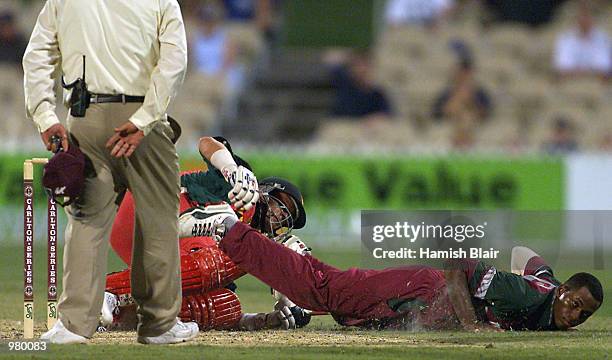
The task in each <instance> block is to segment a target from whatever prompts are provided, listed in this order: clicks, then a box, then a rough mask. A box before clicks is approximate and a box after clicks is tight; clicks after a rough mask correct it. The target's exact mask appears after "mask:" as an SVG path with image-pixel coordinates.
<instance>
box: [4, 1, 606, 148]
mask: <svg viewBox="0 0 612 360" xmlns="http://www.w3.org/2000/svg"><path fill="white" fill-rule="evenodd" d="M286 1H287V0H285V1H283V0H217V1H214V0H209V1H207V0H184V1H180V3H181V6H182V9H183V15H184V17H185V23H186V29H187V35H188V45H189V56H190V59H189V64H190V71H189V73H188V75H187V79H186V82H185V85H184V86H183V88H182V90H181V93H180V94H179V96H178V97H177V99H176V101H175V103H174V105H173V106H172V108H171V109H170V112H171V113H172V114H173V115H174V116H175V117H176V118H177V119H179V121H180V122H181V124H182V125H183V127H184V131H183V134H186V135H185V136H184V137H185V139H184V140H182V142H183V144H185V146H189V147H191V144H192V141H195V139H197V138H198V137H199V136H201V135H204V134H218V133H224V132H227V131H230V134H229V135H230V136H231V135H232V134H231V130H228V126H227V125H228V124H232V125H233V127H231V129H234V131H236V129H241V128H244V129H249V134H248V135H249V136H244V134H237V135H236V136H237V137H239V136H240V135H243V136H242V138H244V139H245V140H249V141H251V142H253V143H254V144H255V145H261V143H265V144H268V143H269V139H267V138H265V137H261V138H260V137H258V134H257V131H256V129H257V128H256V127H252V126H251V125H252V124H250V122H252V121H253V120H252V119H250V118H248V119H247V118H245V117H243V114H242V112H241V103H243V102H244V99H246V98H252V97H254V96H256V95H257V86H256V83H257V82H258V81H259V82H261V79H260V78H261V77H262V76H263V75H262V74H272V75H274V73H275V72H277V73H279V72H280V70H278V71H277V69H275V60H276V59H278V58H280V57H283V56H285V54H286V53H287V52H289V51H292V50H291V49H286V48H285V47H284V46H283V27H284V26H285V25H286V24H285V23H284V21H285V19H284V16H283V15H284V14H283V12H284V8H285V7H284V5H285V2H286ZM337 1H340V0H337ZM5 2H6V5H0V40H1V41H0V107H1V109H2V113H3V114H4V119H3V121H2V125H1V126H2V136H3V141H2V146H3V148H4V149H5V150H14V151H18V150H21V149H23V147H24V146H25V147H28V146H31V148H27V149H24V150H32V149H36V148H37V147H38V146H39V144H38V142H39V140H38V138H37V135H36V133H35V130H34V127H33V126H32V125H31V124H30V123H29V122H28V121H27V120H26V119H25V115H24V111H23V90H22V89H21V86H19V85H18V84H20V83H21V76H22V73H21V65H20V63H21V56H22V54H23V51H24V49H25V46H26V45H27V36H28V35H29V31H30V30H31V26H32V24H33V22H34V19H35V16H36V14H37V11H38V10H39V9H40V7H41V6H42V2H41V1H27V2H22V1H18V0H14V1H11V0H5ZM8 5H10V6H8ZM373 6H374V7H376V8H378V9H379V11H375V12H374V13H376V14H378V16H379V19H377V20H378V21H376V24H377V27H376V36H375V40H374V42H373V43H372V45H371V46H370V47H369V48H365V49H364V48H359V49H348V48H336V47H333V48H325V49H312V50H309V51H311V52H312V53H315V54H316V58H317V59H318V60H317V64H318V65H317V68H316V69H315V70H316V71H317V72H320V73H321V74H322V76H324V78H325V79H326V80H325V81H326V84H327V86H328V90H330V91H327V92H325V91H322V92H321V93H322V94H324V100H325V101H323V103H324V105H325V106H326V108H327V109H326V113H325V114H323V116H318V119H317V120H316V121H315V122H314V123H315V124H316V128H315V129H314V130H313V131H311V132H308V133H304V134H297V135H295V134H294V136H289V137H290V138H291V139H298V140H297V141H298V142H299V143H300V144H302V145H304V144H306V145H309V146H313V147H317V148H321V147H325V146H349V147H353V146H354V145H356V144H357V145H364V144H365V146H370V147H373V148H376V147H381V148H392V149H398V150H409V151H423V152H440V151H443V152H445V151H476V152H490V151H494V152H504V153H508V152H509V153H524V152H544V153H549V154H566V153H572V152H576V151H606V152H608V151H612V86H611V83H610V77H611V75H612V40H611V35H612V21H610V19H612V4H611V3H610V2H609V1H606V0H599V1H598V0H591V1H581V0H566V1H562V0H537V1H534V0H386V1H383V0H380V1H373ZM313 16H314V15H313ZM316 16H323V14H317V15H316ZM293 59H294V60H292V61H294V62H299V61H300V59H299V57H298V58H297V59H296V58H295V57H294V58H293ZM298 65H299V64H298ZM277 75H278V74H277ZM282 76H285V77H292V76H296V77H297V76H300V74H298V73H295V72H294V73H291V72H289V73H287V74H282ZM258 78H259V79H258ZM58 96H61V93H60V90H59V89H58ZM64 111H65V110H64ZM262 114H265V111H263V112H262ZM263 117H265V116H263ZM295 119H296V118H294V117H293V116H292V113H291V111H287V112H284V113H283V115H282V118H281V119H280V121H281V122H284V123H291V122H292V121H299V120H295ZM257 121H259V122H260V123H262V124H264V125H266V126H268V125H269V126H273V125H274V124H276V123H278V121H279V120H278V119H276V120H274V121H273V120H272V119H265V118H264V119H258V120H257ZM246 122H249V123H248V124H247V123H246ZM267 123H270V124H267ZM271 124H272V125H271ZM285 128H287V127H285ZM289 128H291V127H289ZM253 129H255V130H253ZM226 135H227V134H226ZM281 135H282V134H281ZM32 139H33V140H32ZM276 140H278V141H283V140H282V136H281V137H277V138H276Z"/></svg>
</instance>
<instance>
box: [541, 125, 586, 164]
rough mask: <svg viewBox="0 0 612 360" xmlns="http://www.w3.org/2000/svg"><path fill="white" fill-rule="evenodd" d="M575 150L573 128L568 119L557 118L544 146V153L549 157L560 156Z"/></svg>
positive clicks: (576, 148)
mask: <svg viewBox="0 0 612 360" xmlns="http://www.w3.org/2000/svg"><path fill="white" fill-rule="evenodd" d="M577 150H578V142H577V141H576V132H575V129H574V126H573V125H572V123H571V122H570V121H569V120H568V119H566V118H564V117H557V119H555V121H554V123H553V127H552V136H551V139H550V140H549V141H548V142H547V143H546V144H544V151H546V152H547V153H549V154H551V155H562V154H567V153H571V152H575V151H577Z"/></svg>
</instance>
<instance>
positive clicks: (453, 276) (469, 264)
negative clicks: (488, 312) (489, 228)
mask: <svg viewBox="0 0 612 360" xmlns="http://www.w3.org/2000/svg"><path fill="white" fill-rule="evenodd" d="M477 265H478V263H477V262H474V261H467V260H457V261H449V262H447V263H446V264H445V269H444V275H445V278H446V286H447V291H448V297H449V300H450V302H451V305H452V306H453V310H454V311H455V315H456V316H457V319H459V321H460V322H461V326H462V327H463V328H464V329H465V330H468V331H480V330H496V331H499V329H498V328H495V327H492V326H490V325H488V324H483V323H479V321H478V319H477V317H476V311H475V310H474V305H472V296H475V295H473V294H472V293H473V291H471V290H470V280H471V278H472V277H473V274H474V272H475V271H476V267H477ZM486 276H487V275H486V274H485V278H486ZM483 280H484V279H483ZM478 290H480V289H478ZM478 290H477V291H478ZM476 296H477V294H476Z"/></svg>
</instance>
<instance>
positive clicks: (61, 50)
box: [23, 0, 198, 344]
mask: <svg viewBox="0 0 612 360" xmlns="http://www.w3.org/2000/svg"><path fill="white" fill-rule="evenodd" d="M186 67H187V46H186V38H185V28H184V23H183V19H182V14H181V11H180V8H179V5H178V2H177V0H157V1H150V0H130V1H125V0H87V1H82V0H48V1H46V3H45V5H44V7H43V9H42V11H41V12H40V15H39V17H38V20H37V22H36V25H35V27H34V30H33V31H32V36H31V38H30V42H29V44H28V47H27V50H26V52H25V55H24V58H23V68H24V86H25V102H26V110H27V114H28V116H29V117H30V118H31V119H32V120H33V121H34V122H35V123H36V126H37V127H38V130H39V131H40V133H41V136H42V140H43V142H44V144H45V145H46V147H47V149H48V150H50V149H51V145H50V139H51V137H52V136H54V135H56V136H59V137H61V138H62V146H63V148H64V149H67V148H68V146H79V147H80V149H81V151H82V152H83V153H84V154H85V156H86V157H87V158H88V160H89V161H91V164H92V165H93V171H91V173H90V174H88V175H87V176H86V177H85V180H84V186H83V191H82V193H81V195H80V197H79V198H77V200H76V201H75V202H74V203H72V204H71V205H70V206H69V207H67V209H66V212H67V214H68V225H67V228H66V239H65V248H64V264H63V292H62V295H61V297H60V302H59V305H58V312H59V321H58V322H57V323H56V325H55V326H54V327H53V328H52V329H51V330H49V331H48V332H47V333H45V334H44V335H43V336H42V338H43V339H47V340H49V341H51V342H52V343H78V342H85V341H87V338H90V337H91V336H92V335H93V334H94V332H95V330H96V325H97V324H98V320H99V315H100V308H101V307H102V301H103V294H104V287H105V279H106V261H107V254H108V245H109V236H110V232H111V227H112V225H113V220H114V217H115V213H116V211H117V205H116V204H117V198H118V196H119V194H121V193H123V192H124V191H125V190H126V189H129V190H130V191H131V193H132V194H133V196H134V200H135V205H136V211H135V214H136V221H135V232H134V245H133V246H134V247H133V258H132V259H133V261H132V272H131V285H132V289H133V295H134V298H135V300H136V302H137V304H138V321H139V323H138V341H139V342H141V343H162V344H163V343H175V342H182V341H187V340H189V339H191V338H193V337H195V336H196V335H197V331H198V328H197V325H196V324H195V323H185V324H183V323H181V322H180V321H177V315H178V313H179V310H180V306H181V287H180V277H179V274H180V264H179V250H178V245H177V244H178V232H177V217H178V208H179V166H178V156H177V153H176V149H175V147H174V144H173V143H172V141H171V138H172V136H173V133H172V129H171V127H170V125H169V123H168V121H167V119H166V116H165V112H166V109H167V107H168V104H169V103H170V101H172V99H173V98H174V96H175V94H176V92H177V90H178V88H179V87H180V85H181V83H182V81H183V78H184V74H185V70H186ZM60 76H61V80H62V85H63V86H64V88H65V89H67V90H68V91H69V92H70V101H69V106H70V115H69V116H68V119H67V129H68V131H66V129H65V128H64V127H63V126H62V125H61V124H60V122H59V120H58V118H57V115H56V114H55V106H56V105H55V104H56V99H55V95H54V83H55V79H57V78H58V77H60ZM69 140H70V141H69Z"/></svg>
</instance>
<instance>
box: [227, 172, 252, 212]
mask: <svg viewBox="0 0 612 360" xmlns="http://www.w3.org/2000/svg"><path fill="white" fill-rule="evenodd" d="M224 175H225V173H224ZM226 180H227V182H228V183H229V184H230V185H232V186H233V188H232V190H230V192H229V193H228V194H227V196H228V197H229V200H230V202H231V203H232V205H234V208H235V209H236V210H240V209H243V210H244V211H248V210H249V209H251V208H252V207H253V206H254V205H255V204H256V203H257V200H259V191H258V190H259V186H258V185H257V178H256V177H255V174H253V172H252V171H251V170H249V169H247V168H245V167H244V166H238V168H236V169H235V170H234V171H232V172H230V173H228V174H227V178H226Z"/></svg>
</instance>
